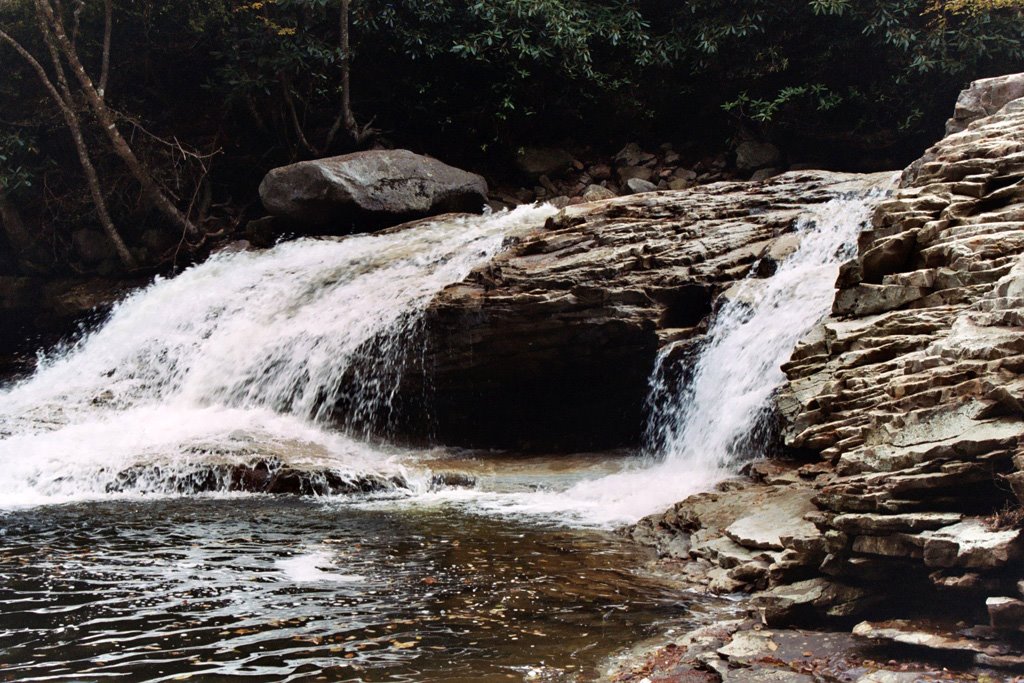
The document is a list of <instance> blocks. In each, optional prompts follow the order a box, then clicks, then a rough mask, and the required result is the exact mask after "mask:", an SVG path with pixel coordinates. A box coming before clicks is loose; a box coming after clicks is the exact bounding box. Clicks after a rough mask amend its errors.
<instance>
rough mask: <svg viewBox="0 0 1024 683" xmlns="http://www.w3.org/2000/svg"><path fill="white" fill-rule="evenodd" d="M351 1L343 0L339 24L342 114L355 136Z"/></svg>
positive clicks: (347, 129) (357, 132)
mask: <svg viewBox="0 0 1024 683" xmlns="http://www.w3.org/2000/svg"><path fill="white" fill-rule="evenodd" d="M349 3H350V0H341V25H340V26H339V33H340V36H341V115H342V116H343V117H344V119H345V130H346V131H348V133H349V135H351V136H352V137H353V138H355V137H356V136H357V135H358V134H359V131H358V130H357V128H356V117H355V115H354V114H353V113H352V81H351V63H352V55H351V53H350V50H349V40H348V38H349V32H348V29H349Z"/></svg>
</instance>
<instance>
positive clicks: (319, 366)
mask: <svg viewBox="0 0 1024 683" xmlns="http://www.w3.org/2000/svg"><path fill="white" fill-rule="evenodd" d="M553 213H554V209H553V208H551V207H522V208H519V209H517V210H515V211H512V212H509V213H502V214H498V215H494V216H485V217H460V218H455V219H451V218H447V219H440V220H438V221H430V222H425V223H420V224H418V225H416V226H414V227H411V228H408V229H405V230H401V231H395V232H385V233H378V234H374V235H360V236H352V237H348V238H344V239H325V240H316V239H302V240H297V241H293V242H287V243H283V244H280V245H278V246H277V247H275V248H273V249H270V250H267V251H260V252H236V253H222V254H219V255H215V256H213V257H211V258H210V259H209V260H208V261H206V262H205V263H203V264H201V265H198V266H196V267H193V268H191V269H189V270H187V271H185V272H184V273H182V274H181V275H179V276H177V277H175V278H173V279H166V280H164V279H161V280H158V281H157V282H155V283H154V284H153V285H151V286H150V287H148V288H146V289H143V290H141V291H139V292H137V293H135V294H134V295H132V296H130V297H129V298H127V299H126V300H124V301H123V302H121V303H120V304H118V305H117V306H116V307H115V309H114V310H113V312H112V313H111V315H110V316H109V319H108V320H107V322H106V323H105V324H104V325H103V326H102V327H100V328H99V329H97V330H96V331H95V332H93V333H91V334H89V335H87V336H85V337H84V338H83V339H81V340H80V341H79V342H78V343H77V344H75V345H73V346H72V347H70V348H65V349H61V350H59V351H57V352H54V353H51V354H50V355H48V356H46V357H43V358H41V360H40V363H39V366H38V368H37V370H36V372H35V373H34V374H33V375H32V376H31V377H29V378H28V379H26V380H24V381H22V382H20V383H17V384H15V385H14V386H11V387H8V388H7V389H5V390H3V391H0V488H2V489H3V491H4V497H3V500H4V502H5V503H17V502H27V503H31V502H44V501H55V500H67V499H74V498H79V497H87V496H90V495H96V494H97V493H102V492H103V491H105V490H107V489H108V488H109V487H110V486H111V484H112V483H113V482H115V479H116V477H117V475H118V473H119V472H123V471H124V470H125V469H126V468H130V467H138V466H140V465H158V466H160V468H161V469H159V470H157V471H158V472H159V473H160V474H158V475H157V476H158V477H163V478H169V479H168V480H174V478H175V477H180V476H182V474H183V473H185V474H187V473H188V471H189V468H190V467H194V466H195V465H196V463H203V462H208V461H211V460H213V461H216V462H223V461H224V460H225V459H227V460H229V461H236V462H237V461H244V460H245V459H246V458H252V457H262V458H276V459H280V460H283V461H286V462H288V463H289V464H292V465H296V466H305V467H327V468H330V469H332V470H339V469H341V470H346V471H353V472H354V471H358V470H372V471H378V472H380V471H386V470H387V468H388V467H389V466H390V467H392V469H395V468H398V465H395V464H391V465H389V460H388V458H387V457H385V456H387V455H389V454H391V455H393V452H392V451H388V449H387V447H384V446H381V447H375V448H371V447H370V446H369V445H368V444H367V443H366V442H365V439H359V438H355V437H360V436H365V432H366V430H367V425H368V423H369V422H370V420H371V419H378V418H380V417H381V416H384V417H386V416H387V414H388V413H389V411H390V410H391V408H392V405H393V400H394V397H395V393H396V391H397V388H398V383H399V380H400V378H401V375H402V372H403V371H404V370H405V367H404V364H405V360H406V358H407V357H408V353H407V350H408V349H407V346H408V343H409V341H410V339H411V338H413V337H415V336H416V328H417V325H418V323H419V322H420V320H421V316H422V313H423V311H424V309H425V307H426V306H427V304H428V303H429V302H430V301H431V300H432V298H433V297H434V296H435V295H436V294H437V293H438V292H439V291H440V290H441V289H442V288H444V287H445V286H447V285H449V284H451V283H454V282H458V281H460V280H461V279H463V278H464V277H465V276H466V275H468V274H469V272H470V271H471V270H472V269H473V268H474V267H476V266H478V265H480V264H483V263H486V262H487V261H488V260H489V259H490V258H492V257H493V256H494V255H495V254H496V253H497V252H498V251H499V250H500V249H501V247H502V243H503V240H504V239H505V237H506V236H507V235H509V234H515V233H516V232H517V231H521V230H525V229H527V228H528V227H532V226H536V225H538V224H540V223H542V222H543V220H544V219H545V218H547V217H548V216H550V215H552V214H553ZM339 406H341V407H342V410H343V414H341V415H340V416H339V415H338V414H337V411H338V410H339ZM329 421H330V422H335V421H340V422H341V423H342V425H343V426H344V427H345V429H344V430H343V431H338V430H331V429H324V428H323V427H322V425H323V424H324V423H326V422H329ZM382 450H383V451H384V453H383V455H382V453H381V451H382ZM155 484H156V488H157V489H159V482H155ZM146 485H147V486H148V487H150V488H152V487H153V486H154V482H152V481H149V482H147V483H146Z"/></svg>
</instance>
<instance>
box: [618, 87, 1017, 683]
mask: <svg viewBox="0 0 1024 683" xmlns="http://www.w3.org/2000/svg"><path fill="white" fill-rule="evenodd" d="M1022 85H1024V76H1021V75H1018V76H1013V77H1006V78H1002V79H992V80H989V81H987V82H986V81H983V82H979V83H975V84H974V85H972V87H971V89H970V90H968V91H965V93H964V94H963V95H962V96H961V101H960V102H959V103H958V107H957V115H956V117H955V119H954V120H952V121H951V125H950V130H951V131H952V132H951V133H950V134H949V135H947V137H945V138H944V139H943V140H941V141H940V142H938V143H937V144H936V145H935V146H934V147H932V148H931V149H929V150H928V151H927V152H926V154H925V155H924V157H922V159H921V160H920V161H919V162H917V163H915V164H913V165H912V166H911V167H910V168H908V169H907V171H906V172H905V173H904V175H903V179H902V182H901V183H900V187H899V189H898V190H897V191H896V192H895V194H894V195H893V196H892V197H890V198H889V199H888V200H886V201H885V202H883V203H882V204H881V205H880V206H879V207H878V209H877V210H876V212H875V215H874V219H873V222H872V227H871V229H870V230H867V231H865V233H864V234H863V235H862V237H861V240H860V244H859V253H858V257H857V258H856V259H855V260H854V261H852V262H851V263H849V264H847V266H846V267H844V269H843V271H842V273H841V275H840V277H839V281H838V283H837V292H836V298H835V305H834V308H833V313H832V315H831V316H830V317H829V318H828V319H826V320H825V321H824V322H823V323H822V324H821V325H820V326H819V327H818V328H817V329H816V330H814V332H812V334H811V335H809V337H808V338H807V339H805V340H804V341H803V342H802V343H801V344H800V345H799V346H798V348H797V349H796V351H795V352H794V355H793V358H792V360H791V361H790V363H788V364H787V366H786V367H785V371H786V374H787V377H788V383H787V385H786V386H785V387H784V389H783V391H782V392H781V394H780V395H779V397H778V405H779V407H780V410H781V413H782V415H783V417H784V424H785V430H784V434H785V441H786V445H787V446H788V447H789V448H791V449H793V452H794V453H797V452H799V453H801V454H802V455H803V460H802V461H795V462H794V461H791V462H785V463H779V462H771V461H762V462H759V463H755V464H754V465H752V466H751V467H750V468H749V472H748V474H749V477H747V478H745V479H741V480H736V481H732V482H726V483H725V484H723V485H722V486H721V487H720V490H718V491H714V492H710V493H705V494H700V495H698V496H694V497H691V498H689V499H687V500H685V501H683V502H681V503H679V504H677V505H676V506H675V507H674V508H673V509H672V510H670V511H669V512H668V513H665V514H663V515H657V516H655V517H652V518H649V519H646V520H644V521H643V522H642V523H640V524H639V525H637V526H636V527H635V528H634V529H632V531H631V533H632V535H633V537H634V538H636V539H637V540H640V541H642V542H645V543H649V544H653V545H655V546H657V547H658V548H659V550H660V552H661V553H662V554H663V555H664V556H666V557H670V558H678V559H679V560H681V561H682V564H681V565H680V569H679V571H680V572H682V573H683V574H685V575H686V576H687V577H689V578H690V579H691V580H692V581H694V582H695V583H697V584H700V585H703V586H706V587H707V589H708V590H710V591H713V592H728V593H734V592H743V593H747V594H749V597H748V598H747V603H746V604H748V605H749V606H750V608H751V614H752V616H754V617H755V618H756V621H757V623H758V624H759V625H760V624H764V625H767V626H768V627H773V628H778V627H789V626H793V625H797V624H804V625H808V624H816V625H818V626H819V627H820V626H825V627H828V628H833V629H834V628H836V627H842V629H843V630H844V632H846V633H852V635H853V636H855V637H856V638H858V639H859V642H861V643H875V644H889V645H893V646H898V647H902V648H907V649H909V650H910V651H911V652H913V656H914V657H918V658H922V657H924V658H935V657H938V658H951V660H952V661H953V662H954V663H955V664H956V665H958V667H959V673H956V674H950V675H952V676H954V677H955V678H956V680H981V678H979V677H980V676H992V674H987V673H984V672H981V673H978V672H977V671H974V672H972V671H970V666H972V665H974V666H982V667H999V668H1003V669H1019V668H1020V667H1021V666H1022V665H1024V641H1022V639H1021V633H1022V631H1024V601H1022V598H1024V581H1022V578H1024V574H1022V572H1021V564H1020V561H1021V558H1022V556H1024V535H1022V532H1021V524H1022V515H1021V512H1020V510H1021V501H1022V490H1024V487H1022V485H1021V482H1022V481H1024V474H1022V472H1021V470H1022V469H1024V456H1022V455H1021V446H1020V444H1021V436H1022V435H1024V410H1022V408H1021V406H1022V398H1024V396H1022V387H1024V385H1022V384H1021V380H1020V371H1021V363H1020V359H1021V354H1022V352H1024V346H1022V343H1024V342H1022V340H1024V320H1022V319H1021V310H1022V307H1024V257H1022V254H1024V239H1022V235H1024V186H1022V182H1024V99H1011V98H1012V97H1013V96H1014V95H1016V96H1017V97H1018V98H1019V96H1020V93H1019V92H1018V91H1019V90H1020V89H1021V87H1022ZM1000 98H1001V99H1002V101H1000ZM1007 100H1008V101H1007ZM971 112H974V114H971ZM972 117H973V118H974V119H975V120H971V119H972ZM793 633H794V632H791V631H782V632H779V633H778V637H776V633H774V632H766V631H760V632H752V631H749V630H743V628H739V630H737V631H736V633H735V634H731V635H730V634H728V633H724V632H723V630H722V629H721V628H720V629H719V630H718V631H716V632H714V633H713V634H711V635H708V634H702V633H697V634H691V635H690V636H688V638H687V639H684V640H683V641H681V642H679V643H676V644H675V647H674V648H673V649H674V650H677V651H680V652H684V653H686V656H685V657H682V658H680V659H677V661H676V662H675V663H674V664H669V663H667V660H665V659H664V657H665V652H664V651H662V653H661V654H660V655H659V656H661V657H662V658H663V659H662V660H661V661H662V662H663V664H658V663H657V661H655V662H654V664H652V665H651V666H650V667H648V668H647V669H646V671H648V672H649V673H652V672H653V673H654V675H646V674H643V675H640V674H638V675H636V676H633V675H632V674H628V675H624V676H623V678H622V680H640V678H642V677H647V678H648V680H691V679H692V680H703V679H701V678H699V675H704V674H707V675H708V676H711V677H710V678H707V680H744V681H748V680H780V681H781V680H785V681H801V680H811V679H810V678H808V677H807V676H806V675H805V673H804V672H803V671H802V669H801V668H800V666H798V664H799V662H801V661H803V660H802V659H801V658H800V657H796V658H793V657H790V658H788V659H787V658H786V657H784V656H780V655H778V654H777V652H776V648H780V649H781V648H782V646H781V645H780V643H781V642H782V641H784V640H786V639H790V638H792V637H794V636H793V635H792V634H793ZM712 636H713V637H712ZM716 638H717V640H715V639H716ZM719 642H720V643H721V644H722V646H721V647H718V643H719ZM708 643H711V644H712V645H714V647H712V648H710V649H709V648H708V647H707V644H708ZM771 643H775V644H776V648H773V647H771ZM701 647H703V650H701V652H703V654H701V652H697V651H696V650H700V649H701ZM695 648H696V650H695ZM842 649H845V650H848V648H842ZM712 650H713V652H711V651H712ZM708 652H711V654H708ZM903 652H904V653H906V649H905V650H903ZM737 653H739V654H741V655H743V656H747V657H749V656H751V653H753V656H754V657H755V658H757V657H760V658H761V659H768V660H772V661H773V662H774V663H773V665H772V666H773V667H775V668H776V669H777V670H775V671H772V672H769V673H763V672H757V671H755V670H748V669H745V668H744V667H745V663H744V661H743V657H740V658H736V657H735V656H734V655H736V654H737ZM680 661H683V662H684V664H685V666H684V668H683V669H679V670H678V671H676V669H673V667H676V666H677V665H679V662H680ZM776 665H777V666H776ZM680 666H682V665H680ZM737 666H738V667H739V668H738V669H737ZM685 667H689V668H688V669H687V668H685ZM641 669H642V667H641ZM638 671H640V670H638ZM672 671H676V673H671V672H672ZM680 672H682V673H680ZM688 672H692V675H691V673H688ZM702 672H703V673H702ZM807 673H812V672H807ZM670 675H671V676H675V677H668V678H665V677H662V678H658V676H670ZM933 675H934V676H936V677H929V676H928V675H924V674H919V673H903V672H899V671H894V672H890V673H887V674H884V675H883V674H873V673H870V672H866V673H864V677H861V678H850V679H849V680H861V681H876V680H877V681H881V680H886V681H889V680H892V681H902V680H942V679H943V676H944V675H945V674H942V672H938V673H934V674H933ZM687 676H690V678H687ZM694 676H698V677H694ZM1007 676H1008V675H1007ZM842 680H846V679H842ZM990 680H991V678H990ZM995 680H1002V675H1000V676H999V678H996V679H995Z"/></svg>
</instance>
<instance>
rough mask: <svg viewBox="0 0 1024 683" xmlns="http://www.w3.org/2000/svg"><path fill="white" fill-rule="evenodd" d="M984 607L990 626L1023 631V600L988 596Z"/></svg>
mask: <svg viewBox="0 0 1024 683" xmlns="http://www.w3.org/2000/svg"><path fill="white" fill-rule="evenodd" d="M985 607H986V609H988V618H989V623H991V625H992V628H997V629H1001V630H1004V631H1009V630H1012V631H1024V601H1021V600H1018V599H1016V598H1006V597H996V598H988V599H987V600H985Z"/></svg>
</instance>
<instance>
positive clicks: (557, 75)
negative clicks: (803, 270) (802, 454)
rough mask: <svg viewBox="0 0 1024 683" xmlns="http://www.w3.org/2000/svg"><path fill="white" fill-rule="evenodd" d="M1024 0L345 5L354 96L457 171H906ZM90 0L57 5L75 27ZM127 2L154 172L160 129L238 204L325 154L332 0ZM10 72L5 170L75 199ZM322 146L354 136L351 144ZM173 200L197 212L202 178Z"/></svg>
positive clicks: (119, 81) (331, 82)
mask: <svg viewBox="0 0 1024 683" xmlns="http://www.w3.org/2000/svg"><path fill="white" fill-rule="evenodd" d="M1021 5H1022V0H870V1H864V2H855V1H854V0H795V1H793V2H784V3H779V2H774V1H770V0H687V1H686V2H679V0H588V2H578V1H577V0H352V4H351V17H350V19H351V53H352V54H351V55H350V57H351V68H352V105H353V109H354V110H355V113H356V116H357V119H358V120H359V121H360V122H367V121H370V120H371V119H372V120H373V121H374V127H375V128H378V129H380V130H382V131H383V133H384V136H385V137H386V139H387V141H388V142H390V143H392V144H395V145H403V146H409V147H413V148H417V149H421V150H424V151H428V152H433V153H435V154H441V155H444V156H445V157H446V158H449V159H452V160H454V161H456V162H459V161H465V160H466V159H467V157H470V156H472V155H474V154H477V155H478V154H479V152H480V150H481V149H486V150H487V151H488V154H490V153H492V150H499V151H500V150H514V149H515V148H517V147H520V146H523V145H528V144H534V143H541V142H552V141H553V142H559V143H560V142H562V141H564V140H566V139H567V138H575V139H576V140H578V141H580V142H583V143H590V144H596V145H598V146H609V147H611V146H617V145H620V144H621V143H623V142H625V141H627V140H629V139H637V138H642V137H648V138H653V139H655V140H654V141H659V142H660V141H664V140H672V141H674V142H687V141H694V142H698V143H705V144H707V145H708V146H719V145H722V144H724V141H725V140H726V139H728V138H729V137H730V136H731V135H732V134H733V133H734V132H735V128H736V127H737V126H740V127H748V128H755V129H759V130H760V132H762V133H764V134H766V135H768V136H769V137H772V138H774V139H775V140H776V141H779V142H781V143H783V146H784V147H786V149H787V150H791V151H794V156H795V155H796V154H797V153H798V152H799V150H801V149H805V150H811V151H813V152H814V153H816V154H818V155H824V156H825V157H826V160H827V161H830V162H831V163H833V165H835V166H842V165H844V164H846V163H847V161H846V159H847V156H848V157H849V158H850V159H854V158H860V159H863V158H864V157H865V156H866V154H867V151H868V150H870V151H872V152H874V151H877V150H883V151H884V150H888V151H886V152H885V153H886V154H891V156H890V158H887V159H879V160H878V162H877V163H878V165H892V164H895V163H899V162H904V161H908V160H909V159H910V158H912V156H913V155H914V154H916V153H918V152H919V151H920V150H921V149H922V148H923V147H924V146H925V145H926V144H927V143H929V142H930V141H931V140H933V139H934V138H935V137H936V136H937V135H938V134H939V133H940V131H941V125H942V121H943V120H944V119H945V117H946V116H948V114H949V112H950V110H951V106H952V102H953V99H954V97H955V95H956V93H957V91H958V90H959V89H960V88H962V87H964V86H965V85H966V84H967V82H968V81H970V80H971V79H973V78H979V77H984V76H991V75H996V74H999V73H1007V72H1011V71H1017V70H1024V31H1022V27H1024V10H1022V8H1021ZM76 6H79V3H64V8H65V12H66V13H67V16H68V18H69V22H70V13H71V10H72V8H73V7H76ZM81 7H82V11H81V13H80V15H79V23H80V25H79V30H78V32H77V33H78V46H79V50H80V52H81V53H82V59H83V61H84V63H85V66H86V68H87V69H89V70H90V72H92V73H94V74H95V73H97V72H98V69H99V63H100V54H101V47H102V45H101V36H102V26H103V11H102V3H100V2H98V1H97V0H87V1H86V2H84V3H81ZM114 7H115V11H114V33H113V52H112V55H111V82H110V87H109V89H108V101H109V102H110V104H111V106H112V107H114V108H115V109H116V110H117V111H119V112H121V113H123V114H124V119H123V120H122V123H123V125H124V126H125V128H126V129H127V130H130V131H132V134H133V136H134V141H135V143H136V144H138V145H139V147H140V149H141V153H142V154H143V155H144V156H147V160H148V161H149V162H150V165H151V166H154V167H157V168H158V167H159V165H160V164H161V163H163V161H162V160H165V159H166V158H167V157H168V155H170V156H173V154H174V147H173V145H171V146H166V145H164V146H161V145H162V143H159V142H154V143H152V145H153V149H152V150H150V151H149V152H147V147H146V145H147V144H149V143H147V142H146V141H147V140H150V139H151V138H150V137H149V134H150V133H152V134H154V135H156V136H160V138H162V139H163V140H165V141H167V140H180V141H182V142H184V143H186V144H188V145H189V146H191V147H193V148H196V149H200V150H203V151H205V152H212V151H214V150H222V151H223V154H222V155H220V156H218V157H217V159H216V164H215V165H214V166H213V168H212V169H211V170H210V173H211V176H210V178H211V183H210V184H211V185H212V186H213V187H215V188H217V191H218V192H220V193H222V195H223V196H219V197H214V198H213V200H214V201H226V200H227V199H229V198H230V199H233V200H234V201H239V202H244V201H248V200H249V198H251V197H252V193H253V192H254V188H255V187H256V185H257V184H258V181H259V178H260V177H261V176H262V174H263V172H264V171H265V170H266V169H267V168H269V167H271V166H273V165H276V164H280V163H282V162H287V161H290V160H294V159H296V158H299V157H302V156H309V155H310V154H311V153H310V152H309V151H308V146H305V147H304V146H303V144H301V142H302V141H301V139H300V135H299V132H300V131H302V132H303V133H304V134H305V135H306V136H307V137H308V138H309V139H310V140H311V141H313V142H314V143H315V145H316V146H320V145H322V141H324V140H326V139H327V138H328V137H329V136H328V131H329V130H330V129H331V127H332V125H333V123H334V122H335V121H336V120H337V115H338V112H339V107H340V99H341V77H340V74H341V67H342V62H343V59H344V57H345V55H343V54H342V53H341V49H340V46H339V45H340V43H339V32H340V23H341V16H340V2H339V1H338V0H174V2H165V1H162V0H114ZM0 25H2V26H4V29H5V30H7V31H9V32H11V33H12V34H13V35H15V37H16V38H18V40H20V41H22V42H23V44H25V45H26V47H27V48H28V49H30V51H32V52H33V53H34V54H36V55H37V56H38V57H39V58H40V59H41V60H42V61H43V62H44V64H46V65H47V68H49V64H48V62H47V59H46V57H47V53H46V49H45V46H43V45H42V44H41V42H40V40H39V37H38V33H37V28H36V25H35V20H34V17H33V15H32V11H31V2H29V1H28V0H9V1H8V2H4V3H0ZM0 63H2V64H3V65H4V70H3V73H2V74H0V157H2V158H0V182H2V183H4V186H5V187H6V188H8V189H11V188H19V189H20V190H21V191H22V192H21V194H22V195H24V196H29V195H32V196H36V197H40V196H41V195H40V194H39V186H40V183H38V182H34V183H33V186H32V187H27V186H26V185H27V183H32V182H33V178H36V177H39V168H40V159H41V158H44V157H45V158H49V159H54V160H56V161H57V163H56V164H55V166H54V168H52V169H47V176H46V177H47V184H46V188H47V192H48V193H50V194H49V195H48V196H50V197H68V196H71V197H73V196H74V195H75V193H76V192H77V193H78V194H81V188H80V187H78V186H75V182H80V180H76V175H75V174H74V173H71V172H70V171H69V170H68V169H71V168H73V167H74V157H73V150H72V149H71V148H70V145H69V141H68V138H67V136H66V134H64V133H63V132H62V128H61V125H62V124H61V122H60V117H59V115H57V114H56V112H55V110H54V109H53V107H52V105H50V103H48V101H47V99H46V95H45V93H44V92H43V91H42V90H41V88H39V86H38V83H37V82H36V79H35V75H34V74H33V73H32V72H31V71H30V70H28V69H27V68H26V67H25V65H24V64H23V63H22V62H21V61H20V60H19V59H18V58H17V56H16V55H15V54H14V53H13V52H12V51H11V50H10V49H9V48H8V47H6V46H2V45H0ZM134 121H138V122H139V123H140V125H141V126H143V127H144V128H145V132H143V130H142V128H139V127H136V126H135V124H134V123H129V122H134ZM86 128H87V130H86V131H85V132H86V135H87V137H88V138H89V140H90V142H91V143H94V144H95V147H96V149H97V150H101V149H103V143H102V139H103V138H102V134H101V131H98V130H96V129H95V127H94V125H93V124H92V123H91V122H90V121H89V120H88V119H87V120H86ZM154 139H155V138H154ZM22 142H23V143H24V144H20V143H22ZM97 143H98V144H97ZM35 150H38V154H36V152H35ZM154 150H155V151H154ZM161 150H162V151H161ZM168 150H170V151H168ZM328 151H329V152H344V151H349V148H348V147H346V145H345V141H344V140H343V139H342V138H341V137H339V138H338V142H337V143H336V144H335V145H334V147H332V148H331V149H330V150H328ZM844 155H847V156H844ZM858 155H859V157H858ZM97 164H98V165H99V166H100V169H99V170H100V173H101V175H102V176H103V177H104V178H111V179H112V180H111V181H110V182H109V183H108V186H109V187H110V188H111V189H110V193H111V195H112V202H111V203H112V206H113V210H114V211H115V213H119V215H117V216H115V219H116V220H117V221H118V222H121V221H122V219H123V218H124V219H126V220H124V222H126V223H129V224H132V225H135V224H139V221H138V220H136V213H135V212H136V210H137V207H136V206H135V205H134V203H133V201H129V199H130V198H131V196H132V194H131V192H130V188H128V189H126V185H125V184H123V183H120V182H118V178H119V177H120V176H121V174H123V169H122V168H121V167H120V166H119V165H118V163H117V161H116V160H112V159H110V157H109V156H105V155H104V154H103V153H102V152H99V151H98V152H97ZM850 164H851V165H852V164H853V162H852V161H851V162H850ZM26 169H27V170H26ZM158 175H159V172H158ZM164 177H167V176H164ZM165 184H167V185H173V183H170V182H165ZM186 185H187V184H186ZM182 187H183V188H184V187H185V186H184V185H183V186H182ZM178 191H179V192H180V193H181V196H180V199H181V200H182V201H183V202H185V201H186V200H187V193H190V192H191V190H189V189H179V190H178ZM74 205H75V203H74V202H68V203H63V204H59V206H61V207H64V206H74ZM54 213H56V212H54ZM69 222H73V220H71V221H69Z"/></svg>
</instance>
